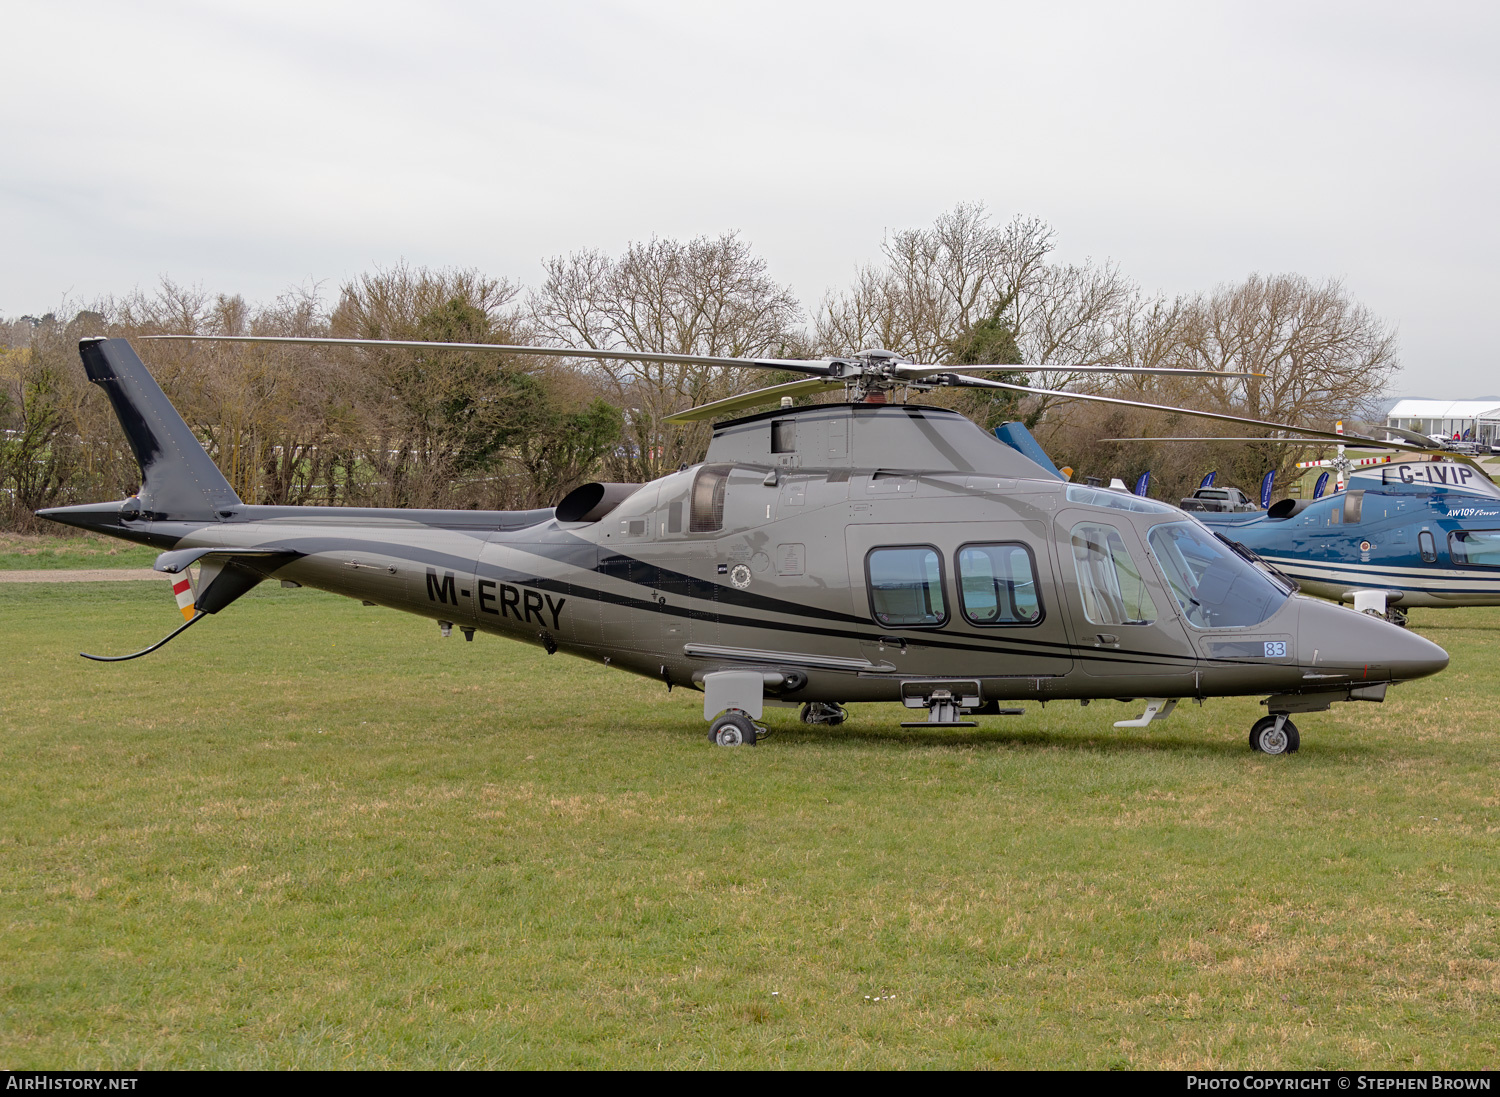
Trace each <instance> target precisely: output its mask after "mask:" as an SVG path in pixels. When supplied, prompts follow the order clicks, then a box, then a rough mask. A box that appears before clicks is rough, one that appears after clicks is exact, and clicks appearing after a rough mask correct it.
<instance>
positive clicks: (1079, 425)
mask: <svg viewBox="0 0 1500 1097" xmlns="http://www.w3.org/2000/svg"><path fill="white" fill-rule="evenodd" d="M1125 342H1126V344H1127V346H1128V347H1129V348H1130V351H1131V361H1132V362H1134V363H1138V364H1143V365H1166V366H1176V367H1180V368H1189V369H1201V370H1217V371H1232V372H1238V373H1241V374H1242V376H1237V377H1226V378H1219V377H1180V376H1176V377H1132V378H1129V379H1126V378H1116V379H1111V380H1113V381H1114V384H1113V385H1111V386H1110V390H1109V391H1110V392H1111V393H1112V394H1114V395H1120V396H1125V397H1129V398H1133V399H1140V400H1143V401H1146V402H1149V403H1157V404H1171V405H1175V406H1180V407H1192V408H1201V409H1203V410H1208V411H1221V412H1225V413H1228V414H1231V415H1242V416H1245V417H1246V418H1252V419H1264V420H1269V421H1272V422H1280V423H1287V424H1291V425H1302V426H1310V427H1319V428H1322V429H1325V430H1326V429H1330V428H1331V427H1332V426H1333V424H1334V422H1335V420H1337V419H1340V418H1343V419H1346V420H1347V419H1353V418H1361V417H1367V416H1369V415H1370V414H1371V409H1372V407H1373V405H1374V403H1375V401H1376V400H1378V399H1379V397H1380V396H1381V395H1382V394H1383V393H1384V392H1385V389H1386V387H1387V385H1388V384H1389V383H1390V380H1391V378H1392V376H1393V375H1394V374H1395V372H1396V371H1397V370H1398V369H1399V368H1400V367H1399V361H1398V357H1397V350H1396V336H1395V333H1394V331H1392V330H1391V329H1390V328H1389V327H1388V326H1387V325H1386V324H1385V323H1384V322H1383V321H1381V320H1380V319H1379V318H1378V317H1376V316H1375V315H1374V314H1373V313H1372V312H1371V311H1370V310H1369V309H1368V308H1367V307H1365V306H1364V305H1361V304H1359V303H1358V302H1356V301H1354V300H1353V299H1352V298H1351V297H1350V296H1349V295H1348V293H1347V291H1346V290H1345V289H1344V287H1343V285H1342V284H1341V283H1340V282H1338V281H1336V280H1328V281H1325V282H1321V283H1318V282H1313V281H1311V280H1310V279H1307V278H1305V277H1303V276H1301V275H1295V274H1280V275H1271V276H1264V275H1258V274H1257V275H1251V276H1250V277H1249V278H1247V279H1245V281H1243V282H1241V283H1239V284H1237V285H1225V286H1220V287H1219V288H1218V289H1216V290H1215V291H1214V292H1213V293H1211V294H1204V295H1200V296H1196V297H1190V298H1185V299H1183V300H1180V301H1177V302H1174V303H1172V304H1170V305H1168V304H1166V303H1164V302H1158V303H1157V306H1156V308H1155V310H1154V311H1140V312H1137V313H1136V315H1135V316H1134V318H1133V319H1132V322H1131V327H1130V330H1129V331H1127V332H1126V333H1125ZM1270 433H1271V432H1270V431H1261V430H1257V429H1254V428H1238V427H1233V426H1230V425H1227V424H1225V425H1215V424H1208V423H1205V421H1204V420H1198V419H1191V418H1187V417H1167V416H1162V415H1161V414H1159V413H1151V412H1138V411H1137V412H1120V411H1109V412H1105V411H1102V410H1099V409H1097V408H1094V409H1087V408H1082V407H1076V406H1075V407H1073V408H1069V409H1066V410H1063V409H1061V408H1059V409H1057V411H1056V414H1055V415H1053V416H1049V420H1048V423H1047V429H1046V430H1045V431H1044V437H1043V441H1044V444H1051V445H1054V446H1055V448H1056V449H1057V452H1058V454H1059V456H1060V457H1062V459H1064V460H1069V461H1071V462H1073V463H1074V464H1076V465H1078V466H1079V468H1080V472H1082V471H1085V470H1089V471H1091V472H1092V473H1093V474H1095V475H1101V476H1102V475H1106V470H1107V469H1108V468H1120V467H1125V466H1127V465H1129V466H1130V467H1134V466H1133V465H1130V462H1133V461H1137V460H1138V459H1139V460H1142V461H1145V462H1147V463H1150V464H1152V465H1154V466H1157V467H1167V466H1171V467H1176V468H1178V469H1179V475H1180V477H1181V478H1182V481H1181V482H1179V483H1173V484H1171V485H1169V487H1170V490H1172V491H1174V492H1180V491H1185V490H1187V489H1188V488H1190V487H1191V486H1193V485H1192V484H1190V483H1188V482H1187V481H1188V480H1190V479H1191V480H1194V483H1195V482H1196V481H1195V479H1194V477H1193V475H1192V470H1193V469H1197V470H1198V472H1197V475H1201V474H1202V473H1203V472H1206V471H1208V470H1209V469H1210V468H1218V469H1220V470H1222V471H1223V472H1224V473H1225V475H1226V476H1233V477H1235V478H1236V479H1238V480H1240V481H1241V482H1242V486H1246V487H1253V486H1254V484H1255V483H1256V482H1258V481H1259V479H1260V478H1261V477H1262V476H1263V475H1264V474H1265V473H1266V472H1275V473H1276V481H1275V482H1276V483H1289V482H1290V481H1291V480H1293V479H1295V468H1294V466H1295V464H1296V462H1297V461H1299V460H1305V459H1307V458H1308V457H1309V456H1310V455H1312V454H1313V453H1314V452H1315V451H1321V450H1322V449H1324V448H1326V447H1324V446H1322V445H1318V444H1313V445H1310V446H1300V445H1286V444H1281V443H1273V442H1267V443H1257V442H1236V443H1202V444H1196V445H1195V444H1191V443H1171V444H1169V445H1168V444H1163V445H1162V446H1159V447H1148V446H1145V445H1142V444H1139V443H1137V444H1134V445H1132V446H1121V445H1111V444H1109V443H1099V442H1090V441H1087V440H1088V439H1098V438H1102V437H1132V436H1133V437H1149V436H1152V435H1157V436H1169V435H1180V436H1197V435H1206V436H1213V435H1221V436H1230V435H1233V436H1258V435H1260V434H1267V435H1269V434H1270ZM1127 453H1128V454H1129V455H1130V456H1129V457H1128V458H1127V457H1126V456H1125V455H1126V454H1127ZM1107 474H1108V475H1120V473H1119V472H1118V471H1115V472H1108V473H1107Z"/></svg>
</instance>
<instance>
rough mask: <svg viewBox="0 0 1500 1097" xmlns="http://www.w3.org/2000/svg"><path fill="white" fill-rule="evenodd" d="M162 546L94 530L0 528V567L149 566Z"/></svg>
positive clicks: (20, 568) (0, 569)
mask: <svg viewBox="0 0 1500 1097" xmlns="http://www.w3.org/2000/svg"><path fill="white" fill-rule="evenodd" d="M160 554H161V549H153V548H147V547H145V546H143V545H132V544H130V543H129V542H128V541H120V540H117V539H116V538H113V537H102V536H100V535H99V534H96V533H79V534H73V535H71V536H70V535H66V534H64V535H57V534H50V533H8V532H5V531H0V571H15V570H26V569H28V568H48V569H62V568H149V567H150V566H151V562H152V561H153V560H155V559H156V558H157V556H158V555H160Z"/></svg>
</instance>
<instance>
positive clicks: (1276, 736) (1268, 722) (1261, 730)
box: [1250, 716, 1302, 754]
mask: <svg viewBox="0 0 1500 1097" xmlns="http://www.w3.org/2000/svg"><path fill="white" fill-rule="evenodd" d="M1278 720H1279V721H1281V726H1280V727H1277V721H1278ZM1301 745H1302V736H1301V735H1299V734H1297V725H1296V724H1294V723H1292V721H1291V719H1290V718H1289V717H1283V716H1263V717H1261V718H1260V719H1259V720H1257V721H1255V726H1254V727H1253V728H1251V729H1250V749H1251V750H1258V751H1260V752H1261V753H1262V754H1291V753H1292V752H1293V751H1295V750H1296V749H1297V748H1298V747H1300V746H1301Z"/></svg>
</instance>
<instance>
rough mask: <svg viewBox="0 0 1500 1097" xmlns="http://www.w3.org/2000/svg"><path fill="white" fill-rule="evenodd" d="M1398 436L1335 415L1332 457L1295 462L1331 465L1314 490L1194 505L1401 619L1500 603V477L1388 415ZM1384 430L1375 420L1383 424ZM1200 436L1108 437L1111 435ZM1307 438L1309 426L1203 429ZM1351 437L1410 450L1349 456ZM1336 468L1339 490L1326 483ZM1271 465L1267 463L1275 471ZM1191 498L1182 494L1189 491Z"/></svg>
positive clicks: (1300, 575) (1249, 542)
mask: <svg viewBox="0 0 1500 1097" xmlns="http://www.w3.org/2000/svg"><path fill="white" fill-rule="evenodd" d="M1380 431H1382V432H1386V433H1388V434H1389V435H1392V436H1394V437H1387V438H1385V439H1377V438H1375V437H1373V436H1370V435H1361V434H1352V433H1346V432H1345V430H1344V424H1343V423H1342V422H1339V423H1337V424H1335V429H1334V433H1335V434H1336V435H1337V436H1338V439H1339V442H1338V446H1337V450H1336V452H1335V454H1334V456H1332V457H1331V458H1323V459H1319V460H1313V461H1302V462H1299V463H1298V465H1297V467H1298V468H1299V469H1311V468H1323V469H1325V471H1324V472H1323V473H1322V474H1321V475H1320V476H1319V477H1318V482H1317V486H1316V487H1315V488H1314V491H1313V498H1311V499H1281V500H1279V501H1277V502H1275V503H1272V502H1271V501H1270V484H1269V482H1263V483H1262V497H1261V507H1260V508H1259V509H1258V510H1252V509H1250V508H1245V509H1246V510H1247V511H1248V513H1226V512H1214V511H1212V510H1208V511H1204V512H1202V513H1198V512H1196V511H1195V516H1196V517H1197V518H1198V519H1199V520H1200V521H1201V522H1203V524H1204V525H1205V526H1207V527H1208V528H1209V529H1211V530H1214V531H1216V532H1218V533H1219V534H1221V535H1222V536H1224V537H1226V538H1229V539H1231V540H1233V541H1235V542H1237V543H1238V544H1240V545H1242V546H1243V547H1245V548H1246V549H1248V550H1250V551H1252V552H1254V553H1255V554H1256V555H1258V556H1260V557H1261V558H1263V559H1264V560H1265V561H1267V562H1268V563H1270V564H1271V565H1273V566H1275V567H1276V568H1277V569H1279V570H1280V571H1282V572H1283V573H1285V574H1286V575H1289V576H1291V577H1292V578H1293V579H1295V580H1296V581H1297V583H1298V584H1299V586H1300V587H1301V589H1302V590H1304V591H1306V592H1308V593H1309V594H1314V595H1317V596H1319V597H1321V598H1327V599H1330V600H1332V601H1335V602H1345V603H1350V604H1352V605H1353V606H1354V607H1355V608H1356V609H1358V610H1360V611H1362V612H1365V613H1369V614H1372V615H1376V616H1384V617H1385V618H1386V619H1387V620H1389V621H1391V622H1392V623H1394V624H1398V625H1405V624H1406V620H1407V611H1408V610H1410V609H1412V608H1413V607H1417V606H1423V607H1432V608H1445V607H1460V606H1495V605H1500V485H1496V483H1495V482H1494V480H1492V479H1491V478H1490V476H1489V474H1488V473H1486V472H1485V471H1484V469H1483V468H1482V467H1480V466H1479V464H1478V463H1476V462H1475V461H1474V460H1472V459H1471V458H1470V457H1468V456H1466V455H1463V454H1461V453H1458V452H1456V451H1454V450H1453V449H1452V448H1451V447H1449V446H1440V445H1438V444H1437V443H1436V442H1434V440H1432V439H1430V438H1428V437H1427V436H1425V435H1422V434H1418V433H1416V432H1415V431H1408V430H1405V429H1403V428H1397V427H1381V428H1380ZM1377 433H1378V432H1377ZM1190 440H1191V441H1198V440H1200V439H1187V438H1171V439H1166V438H1163V439H1151V438H1132V439H1123V438H1115V439H1106V441H1116V442H1124V441H1135V442H1140V441H1146V442H1152V441H1164V442H1165V441H1172V442H1176V441H1190ZM1201 440H1202V441H1219V440H1230V441H1255V442H1273V443H1280V444H1297V443H1298V442H1302V443H1305V442H1306V441H1308V439H1307V438H1296V437H1282V438H1255V439H1249V438H1245V439H1201ZM1346 441H1351V442H1356V443H1358V444H1360V445H1362V446H1367V447H1371V448H1377V447H1378V448H1384V449H1395V450H1398V451H1407V454H1406V456H1407V459H1406V460H1399V461H1398V460H1395V459H1394V458H1393V457H1392V456H1391V455H1389V454H1387V455H1378V456H1368V457H1362V458H1352V457H1349V456H1347V455H1346V454H1345V452H1344V446H1345V442H1346ZM1331 473H1332V474H1335V475H1336V477H1337V479H1336V480H1335V486H1334V491H1333V492H1332V493H1331V494H1329V495H1327V496H1325V495H1324V487H1325V486H1326V484H1327V483H1328V478H1329V475H1330V474H1331ZM1269 476H1270V474H1267V478H1268V480H1269ZM1186 502H1187V501H1186V500H1184V503H1186Z"/></svg>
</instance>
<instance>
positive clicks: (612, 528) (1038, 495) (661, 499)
mask: <svg viewBox="0 0 1500 1097" xmlns="http://www.w3.org/2000/svg"><path fill="white" fill-rule="evenodd" d="M934 466H936V467H934ZM51 516H53V517H59V518H60V519H61V520H66V519H65V518H62V512H53V513H52V515H51ZM95 528H97V526H96V527H95ZM113 532H117V533H119V534H121V535H125V536H129V537H131V539H133V540H142V541H150V542H151V543H155V544H158V545H160V546H162V547H163V548H170V549H174V550H182V549H193V548H212V549H215V550H220V552H221V553H222V552H223V551H224V550H229V553H230V555H231V556H232V553H233V551H234V550H257V551H259V552H262V553H265V552H267V551H274V553H275V555H273V556H261V557H248V556H247V557H245V558H244V559H243V560H242V565H243V566H244V567H247V568H251V569H256V568H260V569H263V571H262V573H263V574H264V576H265V577H267V578H273V579H279V580H282V581H284V582H289V583H297V584H301V585H303V586H307V587H315V588H319V589H322V590H326V591H331V592H334V593H337V594H341V595H346V596H348V597H351V598H358V599H360V600H361V601H364V602H367V603H372V604H374V605H376V606H384V607H388V608H391V609H396V610H402V611H406V612H411V613H417V614H421V615H423V616H427V617H429V618H433V619H435V620H438V621H441V622H448V623H451V624H452V625H454V626H457V627H458V628H459V629H474V630H476V631H478V632H481V633H494V634H498V635H505V636H510V637H512V638H515V639H519V640H522V641H525V642H529V643H535V644H540V645H543V646H544V647H546V648H547V649H548V650H549V651H556V650H560V651H565V652H570V653H573V654H575V655H579V656H582V657H585V658H590V659H595V660H599V661H601V662H607V663H609V664H610V665H613V666H617V667H620V668H622V669H625V670H629V671H632V672H635V673H638V674H643V675H647V676H649V677H653V678H657V679H659V680H662V681H664V682H666V683H668V684H673V685H688V686H692V685H696V684H699V683H701V682H702V680H703V678H704V677H705V675H707V674H709V673H713V672H715V671H717V670H722V669H726V668H755V669H760V670H762V671H764V672H765V674H766V681H767V683H768V692H770V693H773V694H774V693H777V691H781V692H782V693H784V694H785V696H786V698H787V699H790V700H795V701H815V700H816V701H836V702H844V701H903V702H905V703H907V704H909V705H911V704H913V702H914V701H917V702H920V701H921V700H922V699H923V698H924V697H927V696H929V695H930V694H931V692H932V690H933V689H934V688H935V687H936V686H937V685H938V684H942V683H948V682H951V683H953V685H954V688H955V690H956V691H958V693H959V694H961V695H963V696H978V697H980V698H982V699H983V701H984V702H985V703H988V702H990V701H1003V700H1027V699H1032V700H1043V701H1045V700H1053V699H1063V698H1080V699H1088V698H1096V697H1139V696H1147V697H1189V696H1191V697H1206V696H1214V695H1227V694H1257V693H1259V694H1273V695H1284V696H1291V695H1297V694H1308V693H1312V694H1316V695H1319V696H1326V695H1332V694H1339V696H1337V697H1336V698H1335V699H1347V694H1348V691H1349V690H1366V689H1370V688H1373V687H1381V688H1382V694H1383V684H1385V683H1389V682H1391V681H1400V680H1403V679H1406V678H1412V677H1420V676H1422V675H1425V674H1430V673H1434V672H1435V671H1436V670H1439V669H1441V668H1442V666H1443V665H1445V664H1446V662H1447V657H1446V655H1445V654H1444V653H1443V652H1442V650H1441V649H1440V648H1437V647H1436V646H1435V645H1433V644H1431V643H1429V642H1428V641H1426V640H1424V639H1422V638H1421V637H1417V636H1414V635H1411V634H1409V633H1405V632H1403V631H1402V630H1400V629H1397V628H1395V627H1393V626H1390V625H1388V624H1386V623H1385V622H1383V621H1378V620H1375V619H1372V618H1370V617H1367V616H1365V615H1361V614H1357V613H1354V612H1353V611H1352V610H1348V609H1345V608H1342V607H1338V606H1332V605H1329V604H1327V603H1325V602H1320V601H1316V600H1313V599H1308V598H1304V597H1299V596H1295V595H1293V594H1292V593H1291V592H1290V591H1289V590H1288V589H1284V588H1281V587H1278V586H1277V585H1276V582H1275V580H1274V579H1272V578H1268V577H1267V576H1266V575H1265V574H1264V573H1263V572H1262V571H1261V570H1259V569H1257V568H1255V567H1254V566H1252V565H1251V564H1250V563H1248V562H1247V561H1245V560H1242V559H1241V558H1239V557H1237V556H1235V555H1234V554H1233V553H1231V552H1229V551H1228V550H1227V549H1225V548H1223V547H1222V545H1221V544H1220V543H1219V542H1217V541H1216V540H1215V539H1214V538H1212V537H1211V536H1210V535H1209V534H1208V532H1207V531H1206V530H1205V529H1204V527H1203V526H1201V525H1200V524H1199V523H1198V522H1197V521H1196V520H1195V519H1193V518H1190V517H1188V516H1186V515H1184V514H1183V513H1182V512H1181V511H1179V510H1177V509H1176V508H1174V507H1170V506H1167V505H1165V504H1161V503H1155V502H1152V501H1150V500H1144V499H1137V498H1135V497H1134V496H1130V495H1127V494H1123V493H1120V492H1113V491H1105V490H1100V489H1096V488H1090V487H1084V486H1081V485H1072V484H1066V483H1063V482H1061V481H1059V480H1058V479H1056V478H1054V477H1050V476H1048V475H1047V474H1046V473H1045V472H1044V471H1043V470H1042V469H1040V468H1039V467H1038V466H1036V465H1035V464H1033V463H1032V462H1031V461H1029V460H1027V459H1026V458H1025V457H1023V456H1021V455H1020V454H1018V453H1016V452H1015V451H1014V450H1012V449H1010V448H1008V447H1006V446H1004V445H1001V444H1000V443H999V442H997V441H996V440H995V439H994V438H993V437H991V436H989V435H987V434H985V433H984V432H983V431H980V430H979V429H978V428H977V427H975V426H974V425H973V424H972V423H970V422H969V421H968V420H967V419H965V418H963V417H962V416H959V415H957V414H956V413H953V412H949V411H946V410H943V409H933V408H926V409H924V408H916V407H906V406H900V407H897V406H885V407H859V406H855V407H850V406H847V405H828V406H824V407H814V408H805V409H796V410H795V411H792V410H788V411H786V412H781V413H773V414H771V415H765V416H753V417H750V418H749V419H745V420H739V421H736V422H735V423H731V424H726V425H724V426H722V427H721V428H720V429H719V430H718V432H717V433H716V435H715V440H714V444H713V446H712V447H711V449H710V451H709V454H708V460H707V461H706V462H705V463H704V464H702V465H698V466H694V467H692V468H688V469H684V470H682V471H680V472H677V473H673V474H671V475H669V476H666V477H663V478H662V479H660V480H657V481H655V482H653V483H649V484H644V485H641V486H640V487H639V488H638V489H636V490H634V491H633V493H631V494H629V495H628V497H627V498H625V499H624V501H623V502H621V503H619V504H618V505H617V506H615V507H613V509H610V510H609V511H608V512H607V513H606V514H604V515H603V516H602V517H599V518H597V519H596V520H593V521H562V520H559V518H558V516H557V512H556V511H553V510H543V511H529V512H524V513H513V512H478V511H458V512H451V511H425V512H424V511H404V510H365V509H354V508H349V509H341V508H296V507H258V506H246V505H243V504H242V505H240V506H238V507H235V508H233V509H232V510H230V511H228V512H226V513H225V514H223V515H221V516H220V520H218V521H215V522H212V523H181V522H172V521H160V520H156V519H152V520H142V519H136V520H134V521H129V522H123V521H122V522H120V523H119V528H117V529H116V530H114V531H113ZM257 561H259V562H257ZM1369 699H1375V698H1374V697H1370V698H1369ZM914 707H915V706H914ZM1324 707H1326V704H1325V705H1324ZM1292 711H1298V710H1297V709H1295V708H1293V709H1292Z"/></svg>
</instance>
